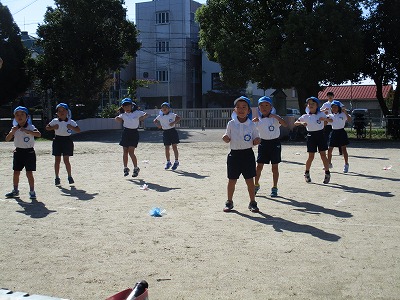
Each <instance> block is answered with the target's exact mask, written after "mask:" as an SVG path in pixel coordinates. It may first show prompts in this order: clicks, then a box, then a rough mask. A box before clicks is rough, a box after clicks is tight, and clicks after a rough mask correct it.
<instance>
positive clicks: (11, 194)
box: [5, 190, 19, 198]
mask: <svg viewBox="0 0 400 300" xmlns="http://www.w3.org/2000/svg"><path fill="white" fill-rule="evenodd" d="M5 196H6V198H15V197H19V191H18V190H12V191H11V192H9V193H7V194H6V195H5Z"/></svg>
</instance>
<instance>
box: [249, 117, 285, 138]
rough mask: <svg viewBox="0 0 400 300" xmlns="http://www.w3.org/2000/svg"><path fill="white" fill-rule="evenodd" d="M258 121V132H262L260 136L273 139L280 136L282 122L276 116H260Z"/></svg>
mask: <svg viewBox="0 0 400 300" xmlns="http://www.w3.org/2000/svg"><path fill="white" fill-rule="evenodd" d="M258 120H259V121H258V122H255V124H256V127H257V129H258V132H259V133H260V138H262V139H263V140H273V139H277V138H279V136H280V135H281V131H280V129H279V127H280V126H281V124H280V123H279V121H278V120H277V119H275V118H269V117H265V118H261V117H258Z"/></svg>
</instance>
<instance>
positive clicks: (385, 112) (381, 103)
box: [373, 78, 389, 117]
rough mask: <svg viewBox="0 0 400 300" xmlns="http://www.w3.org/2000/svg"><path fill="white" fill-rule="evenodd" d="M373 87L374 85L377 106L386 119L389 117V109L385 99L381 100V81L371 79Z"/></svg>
mask: <svg viewBox="0 0 400 300" xmlns="http://www.w3.org/2000/svg"><path fill="white" fill-rule="evenodd" d="M373 80H374V82H375V85H376V98H377V99H378V102H379V106H380V107H381V109H382V113H383V115H384V116H385V117H386V116H387V115H389V109H388V107H387V105H386V102H385V99H383V92H382V86H383V84H382V80H379V79H378V78H373Z"/></svg>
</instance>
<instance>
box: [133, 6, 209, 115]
mask: <svg viewBox="0 0 400 300" xmlns="http://www.w3.org/2000/svg"><path fill="white" fill-rule="evenodd" d="M200 6H201V4H200V3H198V2H195V1H192V0H154V1H148V2H142V3H137V4H136V26H137V29H138V30H139V37H138V40H139V41H140V42H141V44H142V47H141V49H140V50H139V51H138V52H137V58H136V78H137V79H139V80H140V79H144V80H150V81H154V83H152V84H149V85H148V86H146V87H143V88H139V89H138V90H137V97H138V100H139V101H140V103H144V104H145V105H146V108H154V107H156V106H158V107H159V106H160V104H161V103H162V102H164V101H167V102H170V103H171V104H172V106H173V107H175V108H193V107H200V106H201V97H202V96H201V95H202V92H201V51H200V50H199V48H198V40H199V39H198V32H199V26H198V24H197V23H196V22H195V19H194V17H195V12H196V10H197V9H198V8H199V7H200Z"/></svg>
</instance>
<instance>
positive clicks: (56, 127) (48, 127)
mask: <svg viewBox="0 0 400 300" xmlns="http://www.w3.org/2000/svg"><path fill="white" fill-rule="evenodd" d="M45 129H46V130H47V131H52V130H56V129H58V124H56V125H54V126H51V125H50V123H49V124H47V125H46V128H45Z"/></svg>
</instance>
